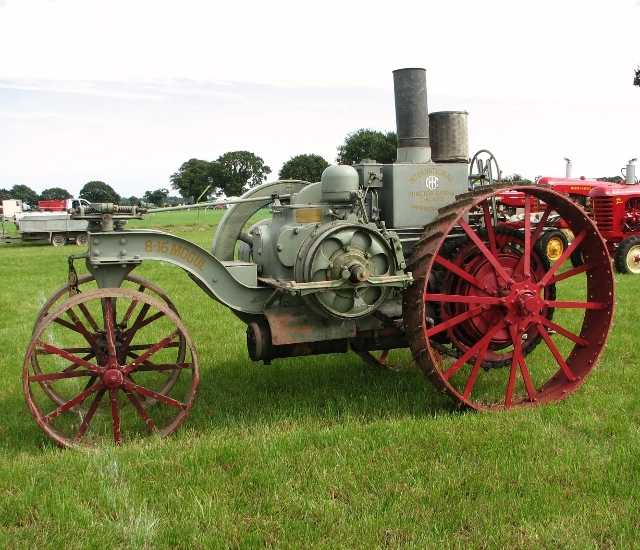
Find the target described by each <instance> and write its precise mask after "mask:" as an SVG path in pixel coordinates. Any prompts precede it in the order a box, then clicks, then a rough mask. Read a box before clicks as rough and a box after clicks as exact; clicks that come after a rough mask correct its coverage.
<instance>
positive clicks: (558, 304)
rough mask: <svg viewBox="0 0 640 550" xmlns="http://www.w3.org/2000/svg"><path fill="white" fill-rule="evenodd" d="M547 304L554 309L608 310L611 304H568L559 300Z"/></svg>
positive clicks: (549, 301)
mask: <svg viewBox="0 0 640 550" xmlns="http://www.w3.org/2000/svg"><path fill="white" fill-rule="evenodd" d="M545 304H546V305H547V306H549V307H553V308H568V309H607V308H608V307H609V304H607V303H605V302H567V301H559V300H548V301H546V302H545Z"/></svg>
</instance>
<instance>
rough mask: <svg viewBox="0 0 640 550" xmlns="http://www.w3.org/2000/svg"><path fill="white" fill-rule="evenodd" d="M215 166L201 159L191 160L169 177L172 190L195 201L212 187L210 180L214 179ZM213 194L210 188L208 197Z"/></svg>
mask: <svg viewBox="0 0 640 550" xmlns="http://www.w3.org/2000/svg"><path fill="white" fill-rule="evenodd" d="M213 165H214V163H212V162H209V161H207V160H200V159H189V160H188V161H187V162H184V163H182V166H180V169H179V170H178V171H177V172H175V173H173V174H171V176H170V177H169V180H170V181H171V187H172V189H177V190H178V192H179V193H180V194H181V195H182V196H183V197H184V198H189V197H193V200H194V201H195V200H196V199H197V198H198V197H199V196H200V195H201V194H202V193H203V192H204V190H205V189H206V188H207V186H209V185H211V183H210V182H209V178H212V176H213V172H214V171H215V170H214V166H213ZM212 187H213V186H212ZM213 192H214V190H213V189H212V188H210V189H209V190H208V191H207V194H206V196H209V195H212V194H213Z"/></svg>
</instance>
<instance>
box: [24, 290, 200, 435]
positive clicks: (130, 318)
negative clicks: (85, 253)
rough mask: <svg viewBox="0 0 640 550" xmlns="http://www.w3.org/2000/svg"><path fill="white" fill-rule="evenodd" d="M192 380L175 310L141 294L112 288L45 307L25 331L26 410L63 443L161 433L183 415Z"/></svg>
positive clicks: (191, 352)
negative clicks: (29, 335) (37, 320)
mask: <svg viewBox="0 0 640 550" xmlns="http://www.w3.org/2000/svg"><path fill="white" fill-rule="evenodd" d="M176 350H179V352H178V354H176ZM176 373H178V375H177V376H176ZM169 378H170V379H171V384H170V386H171V387H168V385H167V380H168V379H169ZM198 379H199V366H198V358H197V354H196V351H195V347H194V345H193V342H192V340H191V338H190V336H189V334H188V332H187V330H186V328H185V326H184V324H183V323H182V321H181V320H180V318H179V317H178V316H177V314H176V313H175V312H174V311H172V310H171V308H170V307H169V306H168V305H167V304H166V303H163V302H161V301H159V300H157V299H155V298H153V297H151V296H149V295H147V294H143V293H141V292H137V291H133V290H128V289H114V288H110V289H96V290H92V291H89V292H84V293H82V294H78V295H77V296H74V297H73V298H70V299H69V300H67V301H65V302H63V303H62V304H60V305H58V306H57V307H55V308H54V309H52V310H51V311H50V312H49V314H48V315H46V316H45V317H44V318H43V319H42V320H41V322H40V323H39V324H38V325H37V326H36V327H35V329H34V331H33V335H32V338H31V341H30V343H29V347H28V349H27V354H26V357H25V362H24V368H23V388H24V393H25V398H26V400H27V404H28V406H29V410H30V412H31V414H32V415H33V417H34V418H35V420H36V422H37V423H38V425H39V426H40V427H41V428H42V429H43V430H44V431H45V432H46V433H47V434H48V435H49V436H50V437H51V438H52V439H53V440H54V441H55V442H56V443H58V444H59V445H62V446H65V447H66V446H70V445H73V444H88V445H91V444H96V443H100V442H102V441H103V440H108V439H111V440H113V441H114V442H115V443H120V442H121V441H123V440H126V439H131V438H135V437H137V436H142V435H147V434H153V435H157V436H159V437H165V436H167V435H169V434H170V433H172V432H173V431H175V430H176V429H177V428H179V427H180V425H181V424H182V423H183V422H184V420H185V418H186V416H187V415H188V414H189V411H190V410H191V407H192V405H193V401H194V398H195V394H196V389H197V386H198Z"/></svg>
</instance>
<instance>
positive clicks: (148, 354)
mask: <svg viewBox="0 0 640 550" xmlns="http://www.w3.org/2000/svg"><path fill="white" fill-rule="evenodd" d="M179 335H180V332H179V331H178V330H176V331H174V332H172V333H171V334H170V335H169V336H167V337H166V338H163V339H162V340H160V341H159V342H158V343H157V344H154V345H153V346H151V347H150V348H149V349H148V350H147V351H145V352H144V353H143V354H142V355H140V356H139V357H137V358H136V359H134V360H133V361H132V362H131V363H129V364H128V365H127V366H126V367H125V368H124V369H123V370H122V372H124V373H129V372H131V371H132V370H133V369H135V368H136V367H137V366H138V365H140V364H141V363H143V362H144V361H146V360H147V359H149V357H151V356H152V355H154V354H155V353H157V352H158V351H160V350H161V349H163V348H165V347H166V346H167V345H168V344H169V343H171V342H172V341H173V340H174V339H175V338H176V337H177V336H179Z"/></svg>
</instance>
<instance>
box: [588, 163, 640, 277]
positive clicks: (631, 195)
mask: <svg viewBox="0 0 640 550" xmlns="http://www.w3.org/2000/svg"><path fill="white" fill-rule="evenodd" d="M635 161H636V159H633V160H631V161H629V164H628V165H627V173H626V184H619V185H616V186H607V187H596V188H594V189H593V190H591V192H590V193H589V196H590V198H591V202H592V206H593V217H594V220H595V222H596V225H597V227H598V230H599V231H600V234H601V235H602V236H603V238H604V239H605V241H606V244H607V250H609V254H611V257H612V258H613V259H614V265H615V266H616V271H618V273H629V274H634V275H638V274H640V186H638V182H637V180H636V178H635V166H634V162H635Z"/></svg>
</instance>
